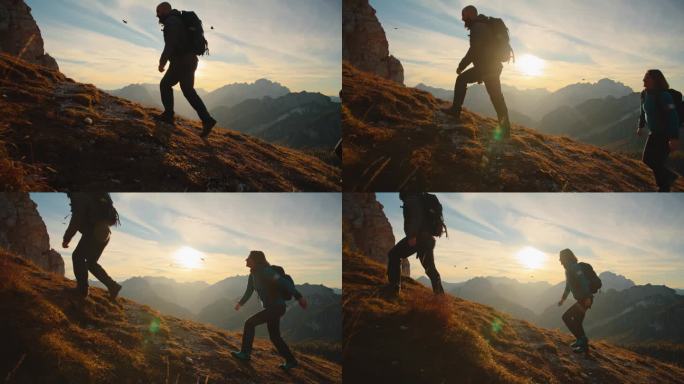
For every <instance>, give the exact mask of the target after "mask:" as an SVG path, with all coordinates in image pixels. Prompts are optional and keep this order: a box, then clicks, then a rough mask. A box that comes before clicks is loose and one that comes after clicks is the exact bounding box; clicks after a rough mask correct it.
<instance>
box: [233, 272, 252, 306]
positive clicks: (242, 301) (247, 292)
mask: <svg viewBox="0 0 684 384" xmlns="http://www.w3.org/2000/svg"><path fill="white" fill-rule="evenodd" d="M253 279H254V278H253V277H252V275H251V274H250V275H249V278H248V279H247V289H246V290H245V293H244V294H243V295H242V298H241V299H240V301H239V302H238V304H239V305H240V306H243V305H245V303H246V302H247V300H249V298H250V297H252V293H254V282H253ZM236 309H237V308H236Z"/></svg>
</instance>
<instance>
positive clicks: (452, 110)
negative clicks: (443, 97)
mask: <svg viewBox="0 0 684 384" xmlns="http://www.w3.org/2000/svg"><path fill="white" fill-rule="evenodd" d="M440 111H442V112H444V113H445V114H447V115H449V116H452V117H454V118H455V119H456V122H459V121H460V120H461V111H460V110H459V109H457V108H454V107H453V106H451V107H446V108H441V109H440Z"/></svg>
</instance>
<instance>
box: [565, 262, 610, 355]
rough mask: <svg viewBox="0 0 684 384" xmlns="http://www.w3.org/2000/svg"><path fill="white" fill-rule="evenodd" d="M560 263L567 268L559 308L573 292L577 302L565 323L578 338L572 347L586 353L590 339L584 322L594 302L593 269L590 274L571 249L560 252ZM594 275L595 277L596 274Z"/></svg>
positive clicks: (567, 314)
mask: <svg viewBox="0 0 684 384" xmlns="http://www.w3.org/2000/svg"><path fill="white" fill-rule="evenodd" d="M560 262H561V264H562V265H563V267H564V268H565V291H563V296H562V297H561V299H560V301H559V302H558V306H559V307H560V306H562V305H563V303H564V302H565V299H567V297H568V294H569V293H570V292H572V296H573V297H574V298H575V300H577V302H576V303H575V304H573V305H572V306H571V307H570V308H569V309H568V310H567V311H565V313H564V314H563V322H564V323H565V325H566V326H567V327H568V329H569V330H570V332H571V333H572V334H573V335H574V336H575V338H576V340H575V342H574V343H572V344H570V347H572V348H573V351H574V352H576V353H586V352H587V351H588V350H589V339H587V335H586V334H585V333H584V327H583V326H582V322H583V321H584V315H585V314H586V312H587V310H588V309H589V308H591V305H592V303H593V302H594V295H593V294H592V291H591V290H592V288H591V277H590V276H589V274H590V273H593V269H591V272H588V271H587V269H585V266H589V264H586V263H578V262H577V257H575V254H574V253H572V251H571V250H569V249H564V250H562V251H560ZM589 268H591V266H589ZM593 275H594V276H595V273H593ZM599 285H600V284H599Z"/></svg>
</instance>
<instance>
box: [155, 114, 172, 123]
mask: <svg viewBox="0 0 684 384" xmlns="http://www.w3.org/2000/svg"><path fill="white" fill-rule="evenodd" d="M153 119H154V120H156V121H161V122H162V123H168V124H173V123H174V118H173V113H166V112H163V113H160V114H158V115H155V116H154V117H153Z"/></svg>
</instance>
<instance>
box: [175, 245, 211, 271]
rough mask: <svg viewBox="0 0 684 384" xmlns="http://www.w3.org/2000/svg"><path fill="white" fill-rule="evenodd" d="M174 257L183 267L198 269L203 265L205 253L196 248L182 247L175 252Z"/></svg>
mask: <svg viewBox="0 0 684 384" xmlns="http://www.w3.org/2000/svg"><path fill="white" fill-rule="evenodd" d="M173 258H174V260H175V261H176V263H177V264H178V266H180V267H182V268H187V269H198V268H201V267H202V262H203V261H204V253H202V252H200V251H198V250H196V249H194V248H190V247H182V248H180V249H178V250H177V251H176V252H174V253H173Z"/></svg>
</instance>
